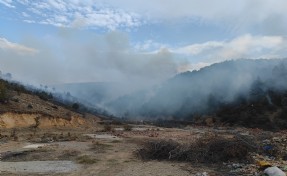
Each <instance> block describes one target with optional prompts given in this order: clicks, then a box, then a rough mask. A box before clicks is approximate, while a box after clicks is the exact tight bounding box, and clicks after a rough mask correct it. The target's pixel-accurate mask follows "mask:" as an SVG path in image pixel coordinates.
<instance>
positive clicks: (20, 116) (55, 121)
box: [0, 79, 87, 128]
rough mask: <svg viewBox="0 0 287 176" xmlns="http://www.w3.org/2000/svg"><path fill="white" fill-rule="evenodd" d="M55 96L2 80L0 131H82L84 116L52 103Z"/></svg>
mask: <svg viewBox="0 0 287 176" xmlns="http://www.w3.org/2000/svg"><path fill="white" fill-rule="evenodd" d="M52 98H53V96H52V95H51V94H49V93H46V92H44V91H39V90H34V91H32V90H28V89H26V88H25V87H24V86H22V85H21V84H18V83H10V82H8V81H5V80H3V79H0V128H14V127H40V128H46V127H49V128H50V127H80V126H85V125H87V124H86V120H85V119H84V118H83V115H82V114H80V113H77V112H75V111H72V109H71V108H69V109H68V106H66V107H64V106H62V105H61V104H59V103H56V104H55V102H54V101H52Z"/></svg>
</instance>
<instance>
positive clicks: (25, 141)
mask: <svg viewBox="0 0 287 176" xmlns="http://www.w3.org/2000/svg"><path fill="white" fill-rule="evenodd" d="M90 120H91V119H90ZM86 123H87V124H88V123H89V122H88V120H86ZM90 123H93V124H94V125H93V126H90V125H89V126H87V125H82V126H80V125H79V126H78V127H73V128H71V127H54V128H45V127H41V126H40V127H38V128H36V129H32V128H29V127H27V128H10V129H7V128H5V129H4V128H1V132H0V133H1V137H0V154H1V164H0V170H1V172H0V175H3V176H4V175H11V176H12V175H13V176H14V175H15V176H16V175H55V176H66V175H71V176H76V175H91V176H92V175H99V176H101V175H102V176H108V175H117V176H129V175H130V176H136V175H142V176H144V175H154V176H156V175H157V176H158V175H179V176H185V175H186V176H187V175H204V174H205V172H206V173H207V174H208V175H256V174H257V175H260V174H261V173H262V171H260V168H259V166H257V165H256V162H257V161H262V160H265V161H268V162H270V163H272V164H273V165H276V166H279V167H281V169H282V170H284V169H287V168H286V166H287V162H286V161H285V159H286V152H287V151H286V139H287V138H286V137H287V132H285V131H281V132H268V131H262V130H259V129H245V128H232V129H231V128H213V127H199V126H188V127H185V128H181V129H179V128H159V127H155V126H147V125H124V124H123V125H103V124H102V123H101V122H100V121H99V120H97V121H93V122H90ZM266 146H271V147H270V148H268V149H266Z"/></svg>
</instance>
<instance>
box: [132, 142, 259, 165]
mask: <svg viewBox="0 0 287 176" xmlns="http://www.w3.org/2000/svg"><path fill="white" fill-rule="evenodd" d="M254 150H255V148H253V147H251V146H250V145H248V144H247V143H246V142H245V141H242V140H239V139H225V138H220V137H215V138H205V139H198V140H196V141H194V142H192V143H191V144H180V143H178V142H175V141H173V140H168V141H167V140H160V141H148V142H146V143H144V144H143V146H142V148H141V149H139V150H137V151H136V154H137V155H138V156H139V157H140V158H142V159H144V160H147V159H151V160H173V161H188V162H197V163H222V162H227V161H238V162H241V161H249V160H250V158H249V157H248V153H249V152H252V151H254Z"/></svg>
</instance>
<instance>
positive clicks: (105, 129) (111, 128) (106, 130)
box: [103, 124, 114, 132]
mask: <svg viewBox="0 0 287 176" xmlns="http://www.w3.org/2000/svg"><path fill="white" fill-rule="evenodd" d="M103 131H105V132H109V131H114V127H113V126H112V125H110V124H107V125H105V126H104V130H103Z"/></svg>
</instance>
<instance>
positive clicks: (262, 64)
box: [108, 59, 287, 119]
mask: <svg viewBox="0 0 287 176" xmlns="http://www.w3.org/2000/svg"><path fill="white" fill-rule="evenodd" d="M286 80H287V61H286V60H244V59H243V60H237V61H226V62H223V63H218V64H214V65H212V66H209V67H205V68H203V69H201V70H199V71H193V72H186V73H182V74H179V75H177V76H176V77H174V78H172V79H170V80H168V81H166V82H165V83H164V84H162V85H161V86H160V87H159V88H157V89H153V90H148V91H142V92H138V93H136V94H133V95H130V96H124V97H121V98H119V99H118V100H116V101H114V102H111V103H110V104H108V107H109V108H110V111H112V112H114V113H115V114H117V115H118V116H124V117H125V116H127V117H144V118H159V117H161V118H170V117H172V118H178V119H180V118H191V117H193V116H194V115H200V114H209V113H212V112H214V111H215V110H216V109H217V107H219V106H223V105H226V104H233V103H236V102H237V101H243V100H244V101H251V100H252V99H253V98H252V96H254V95H253V93H252V91H254V89H255V90H256V91H255V92H256V93H255V94H257V93H258V94H260V92H262V95H263V96H266V97H267V100H268V102H269V103H270V102H272V101H273V100H272V99H271V98H270V97H269V94H268V93H267V92H268V91H267V90H268V89H269V90H272V91H279V92H280V91H285V90H287V83H286ZM260 96H261V95H260Z"/></svg>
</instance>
